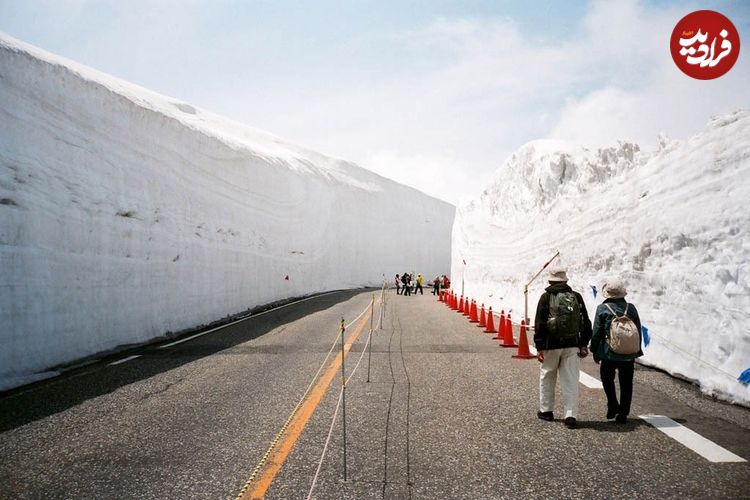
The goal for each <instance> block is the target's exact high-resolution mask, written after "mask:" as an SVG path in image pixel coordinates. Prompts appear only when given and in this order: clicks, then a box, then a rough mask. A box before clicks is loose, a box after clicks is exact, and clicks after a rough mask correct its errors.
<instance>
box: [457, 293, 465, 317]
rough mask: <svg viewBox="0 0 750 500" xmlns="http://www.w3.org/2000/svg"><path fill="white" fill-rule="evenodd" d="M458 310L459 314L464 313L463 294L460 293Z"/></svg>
mask: <svg viewBox="0 0 750 500" xmlns="http://www.w3.org/2000/svg"><path fill="white" fill-rule="evenodd" d="M458 312H459V313H460V314H463V313H464V296H463V295H461V299H460V300H459V301H458Z"/></svg>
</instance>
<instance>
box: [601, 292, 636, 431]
mask: <svg viewBox="0 0 750 500" xmlns="http://www.w3.org/2000/svg"><path fill="white" fill-rule="evenodd" d="M627 294H628V292H627V290H626V289H625V285H624V284H623V283H622V282H621V281H620V280H609V281H608V282H607V283H605V284H604V286H603V287H602V295H604V299H605V300H604V302H602V303H601V304H599V306H598V307H597V308H596V315H595V316H594V333H593V335H592V337H591V352H592V354H593V355H594V362H595V363H597V364H599V363H600V362H601V365H600V367H599V375H600V376H601V379H602V386H603V387H604V393H605V394H606V395H607V418H608V419H612V418H615V419H616V422H617V423H618V424H624V423H626V422H627V421H628V415H629V414H630V403H631V401H632V400H633V371H634V369H635V358H638V357H640V356H643V350H642V349H641V348H640V345H642V340H643V339H642V338H640V337H641V335H642V334H641V318H640V317H639V316H638V310H637V309H636V308H635V306H634V305H633V304H630V303H628V302H626V301H625V295H627ZM615 315H617V316H623V315H625V316H627V317H628V318H630V319H631V320H632V321H633V323H635V327H636V328H637V329H638V335H639V348H638V352H636V353H634V354H617V353H615V352H612V351H611V350H610V349H609V344H608V343H607V335H608V332H609V327H610V325H611V324H612V320H613V319H615ZM615 371H616V372H617V374H618V379H619V381H620V401H619V402H618V401H617V392H616V390H615Z"/></svg>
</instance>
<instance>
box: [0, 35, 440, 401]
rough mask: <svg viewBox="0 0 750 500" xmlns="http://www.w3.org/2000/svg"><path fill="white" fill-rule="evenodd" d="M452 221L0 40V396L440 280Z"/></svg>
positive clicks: (251, 134)
mask: <svg viewBox="0 0 750 500" xmlns="http://www.w3.org/2000/svg"><path fill="white" fill-rule="evenodd" d="M324 119H325V117H321V120H324ZM454 213H455V208H454V207H453V206H452V205H450V204H448V203H445V202H443V201H440V200H437V199H434V198H432V197H429V196H427V195H425V194H423V193H421V192H419V191H417V190H414V189H412V188H409V187H406V186H403V185H400V184H398V183H396V182H393V181H391V180H389V179H385V178H383V177H381V176H378V175H376V174H374V173H372V172H370V171H367V170H365V169H362V168H360V167H358V166H356V165H354V164H352V163H348V162H344V161H340V160H335V159H331V158H328V157H325V156H322V155H319V154H316V153H313V152H311V151H307V150H304V149H302V148H298V147H295V146H293V145H290V144H287V143H285V142H283V141H282V140H280V139H278V138H276V137H274V136H272V135H270V134H267V133H264V132H260V131H257V130H254V129H251V128H249V127H246V126H244V125H241V124H238V123H234V122H231V121H229V120H227V119H225V118H222V117H219V116H217V115H213V114H210V113H207V112H205V111H202V110H199V109H195V108H194V107H192V106H190V105H189V104H186V103H184V102H180V101H177V100H174V99H171V98H168V97H165V96H161V95H158V94H155V93H153V92H150V91H148V90H146V89H143V88H140V87H137V86H135V85H132V84H129V83H127V82H124V81H121V80H118V79H115V78H113V77H111V76H108V75H105V74H102V73H99V72H97V71H94V70H92V69H90V68H87V67H84V66H81V65H78V64H76V63H74V62H71V61H68V60H65V59H62V58H60V57H57V56H53V55H51V54H49V53H47V52H44V51H41V50H39V49H37V48H35V47H32V46H29V45H27V44H24V43H22V42H19V41H17V40H14V39H12V38H9V37H7V36H4V35H0V273H1V274H0V324H1V325H2V328H0V345H2V349H0V389H7V388H9V387H12V386H15V385H19V384H21V383H25V382H28V381H30V380H33V378H34V377H33V375H31V374H33V373H34V372H37V371H39V370H44V369H47V368H49V367H53V366H55V365H58V364H61V363H66V362H70V361H72V360H77V359H80V358H83V357H86V356H89V355H92V354H95V353H98V352H103V351H107V350H111V349H114V348H116V347H117V346H121V345H126V344H136V343H142V342H146V341H148V340H150V339H154V338H156V337H160V336H163V335H165V334H167V333H168V332H177V331H181V330H185V329H190V328H194V327H197V326H200V325H204V324H208V323H211V322H214V321H216V320H219V319H221V318H224V317H227V316H229V315H233V314H237V313H240V312H242V311H246V310H248V309H250V308H253V307H254V306H258V305H262V304H268V303H271V302H274V301H278V300H282V299H285V298H289V297H297V296H303V295H307V294H312V293H315V292H322V291H325V290H335V289H345V288H355V287H362V286H379V285H380V284H381V283H382V279H383V276H384V275H385V277H386V278H387V279H388V283H389V284H390V283H391V279H392V276H393V275H394V274H395V273H397V272H404V271H416V272H419V273H422V274H423V275H424V276H425V277H432V276H434V275H437V274H444V273H447V272H448V269H449V265H450V236H451V226H452V224H453V219H454ZM287 277H288V279H287ZM335 327H336V325H332V328H335Z"/></svg>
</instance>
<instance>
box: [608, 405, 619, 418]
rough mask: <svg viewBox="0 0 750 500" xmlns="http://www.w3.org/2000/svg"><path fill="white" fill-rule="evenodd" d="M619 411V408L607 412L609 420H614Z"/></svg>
mask: <svg viewBox="0 0 750 500" xmlns="http://www.w3.org/2000/svg"><path fill="white" fill-rule="evenodd" d="M619 411H620V409H619V408H615V409H611V410H607V420H612V419H613V418H615V417H616V416H617V412H619Z"/></svg>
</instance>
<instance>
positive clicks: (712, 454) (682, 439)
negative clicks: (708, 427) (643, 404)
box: [638, 415, 747, 462]
mask: <svg viewBox="0 0 750 500" xmlns="http://www.w3.org/2000/svg"><path fill="white" fill-rule="evenodd" d="M638 418H640V419H643V420H645V421H646V422H648V423H649V424H651V425H653V426H654V427H655V428H657V429H659V430H660V431H661V432H663V433H664V434H666V435H667V436H669V437H671V438H672V439H674V440H675V441H677V442H678V443H680V444H682V445H684V446H687V447H688V448H690V449H691V450H693V451H694V452H696V453H697V454H698V455H700V456H702V457H703V458H705V459H706V460H708V461H709V462H747V460H745V459H744V458H742V457H740V456H738V455H735V454H734V453H732V452H731V451H729V450H727V449H726V448H722V447H721V446H719V445H718V444H716V443H714V442H713V441H709V440H708V439H706V438H704V437H703V436H701V435H700V434H698V433H697V432H694V431H692V430H690V429H688V428H687V427H685V426H684V425H680V424H679V423H677V422H675V421H674V420H672V419H671V418H669V417H665V416H664V415H638Z"/></svg>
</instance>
